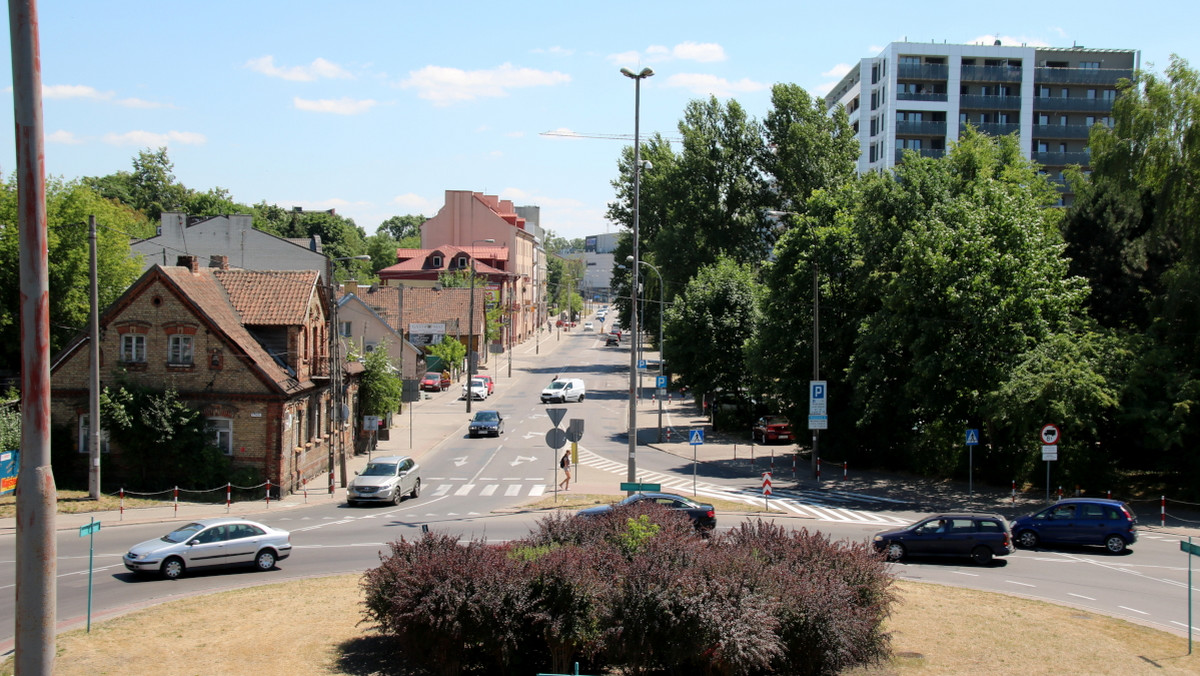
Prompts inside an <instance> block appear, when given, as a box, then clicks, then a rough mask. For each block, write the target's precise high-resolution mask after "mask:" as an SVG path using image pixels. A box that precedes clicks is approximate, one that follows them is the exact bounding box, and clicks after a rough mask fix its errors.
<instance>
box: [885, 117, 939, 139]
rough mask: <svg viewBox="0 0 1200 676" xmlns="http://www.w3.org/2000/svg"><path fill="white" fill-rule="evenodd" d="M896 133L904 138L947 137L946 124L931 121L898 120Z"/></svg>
mask: <svg viewBox="0 0 1200 676" xmlns="http://www.w3.org/2000/svg"><path fill="white" fill-rule="evenodd" d="M896 133H897V134H900V135H904V136H945V135H946V123H945V122H934V121H929V120H917V121H913V120H897V121H896Z"/></svg>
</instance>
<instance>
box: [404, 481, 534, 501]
mask: <svg viewBox="0 0 1200 676" xmlns="http://www.w3.org/2000/svg"><path fill="white" fill-rule="evenodd" d="M427 482H428V483H426V488H425V490H424V491H423V494H424V495H427V496H432V497H435V498H440V497H444V496H447V495H453V496H454V497H464V496H467V495H479V496H481V497H485V498H487V497H492V496H497V495H499V496H503V497H506V498H516V497H528V498H540V497H541V496H542V495H544V494H545V493H546V484H545V483H544V482H545V479H543V478H542V477H532V478H524V479H522V478H505V479H489V478H483V479H479V480H478V482H477V483H471V482H470V481H468V480H467V479H454V478H446V477H429V478H428V479H427ZM476 489H478V491H477V490H476Z"/></svg>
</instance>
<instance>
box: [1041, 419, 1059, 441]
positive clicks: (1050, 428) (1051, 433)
mask: <svg viewBox="0 0 1200 676" xmlns="http://www.w3.org/2000/svg"><path fill="white" fill-rule="evenodd" d="M1038 436H1040V437H1041V438H1042V443H1043V444H1046V445H1047V446H1054V445H1056V444H1058V437H1059V433H1058V425H1054V424H1049V425H1042V431H1041V432H1039V433H1038Z"/></svg>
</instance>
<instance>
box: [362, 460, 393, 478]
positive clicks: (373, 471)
mask: <svg viewBox="0 0 1200 676" xmlns="http://www.w3.org/2000/svg"><path fill="white" fill-rule="evenodd" d="M395 473H396V466H395V465H394V464H392V463H390V462H373V463H371V464H369V465H367V468H366V469H364V470H363V476H391V475H393V474H395Z"/></svg>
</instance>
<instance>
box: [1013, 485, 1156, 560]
mask: <svg viewBox="0 0 1200 676" xmlns="http://www.w3.org/2000/svg"><path fill="white" fill-rule="evenodd" d="M1012 532H1013V536H1014V537H1015V538H1016V540H1017V544H1018V545H1020V546H1022V547H1024V548H1026V549H1033V548H1034V547H1037V546H1039V545H1042V544H1069V545H1104V548H1105V549H1107V550H1108V551H1109V552H1111V553H1113V554H1120V553H1122V552H1124V551H1125V549H1126V548H1127V547H1129V546H1130V545H1132V544H1133V543H1135V542H1137V516H1135V515H1134V513H1133V510H1132V509H1130V508H1129V505H1128V504H1126V503H1124V502H1121V501H1120V500H1104V499H1101V498H1068V499H1066V500H1060V501H1058V502H1056V503H1055V504H1053V505H1051V506H1049V507H1047V508H1045V509H1043V510H1040V511H1037V512H1034V513H1033V514H1028V515H1026V516H1022V517H1018V518H1016V519H1014V520H1013V522H1012Z"/></svg>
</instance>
